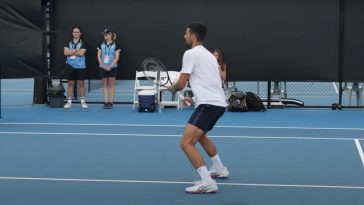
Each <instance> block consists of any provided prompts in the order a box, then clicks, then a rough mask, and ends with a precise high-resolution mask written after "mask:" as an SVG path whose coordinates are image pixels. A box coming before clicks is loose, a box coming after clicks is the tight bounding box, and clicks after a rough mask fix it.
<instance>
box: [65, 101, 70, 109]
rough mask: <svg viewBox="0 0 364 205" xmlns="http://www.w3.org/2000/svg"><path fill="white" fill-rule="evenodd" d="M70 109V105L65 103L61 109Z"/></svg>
mask: <svg viewBox="0 0 364 205" xmlns="http://www.w3.org/2000/svg"><path fill="white" fill-rule="evenodd" d="M71 107H72V103H70V102H67V103H66V104H64V106H63V108H66V109H69V108H71Z"/></svg>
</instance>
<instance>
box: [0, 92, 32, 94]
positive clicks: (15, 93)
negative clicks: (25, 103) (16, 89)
mask: <svg viewBox="0 0 364 205" xmlns="http://www.w3.org/2000/svg"><path fill="white" fill-rule="evenodd" d="M1 94H2V95H33V94H34V93H4V92H2V93H1Z"/></svg>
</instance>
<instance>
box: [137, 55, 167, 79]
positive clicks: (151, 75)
mask: <svg viewBox="0 0 364 205" xmlns="http://www.w3.org/2000/svg"><path fill="white" fill-rule="evenodd" d="M142 68H143V73H144V75H145V78H146V79H148V80H149V81H151V82H153V83H155V84H158V85H160V86H165V85H166V84H167V83H168V82H170V78H169V75H168V71H167V69H166V67H165V66H164V64H163V63H162V62H161V61H160V60H158V59H156V58H153V57H149V58H146V59H144V60H143V62H142ZM163 75H166V78H163V79H162V78H161V77H163Z"/></svg>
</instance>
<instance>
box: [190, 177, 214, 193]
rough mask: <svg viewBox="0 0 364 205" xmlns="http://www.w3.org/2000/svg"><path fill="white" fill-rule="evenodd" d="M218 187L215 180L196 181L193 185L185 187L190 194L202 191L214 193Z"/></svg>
mask: <svg viewBox="0 0 364 205" xmlns="http://www.w3.org/2000/svg"><path fill="white" fill-rule="evenodd" d="M218 189H219V188H218V187H217V184H216V181H215V180H212V181H198V182H196V184H195V185H193V186H191V187H187V188H186V193H190V194H204V193H215V192H217V190H218Z"/></svg>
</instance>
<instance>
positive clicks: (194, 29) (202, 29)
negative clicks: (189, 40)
mask: <svg viewBox="0 0 364 205" xmlns="http://www.w3.org/2000/svg"><path fill="white" fill-rule="evenodd" d="M187 28H189V29H190V32H191V33H193V34H195V35H196V37H197V40H198V41H203V39H204V38H205V36H206V32H207V28H206V26H205V25H203V24H202V23H198V22H194V23H190V24H189V25H187Z"/></svg>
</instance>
